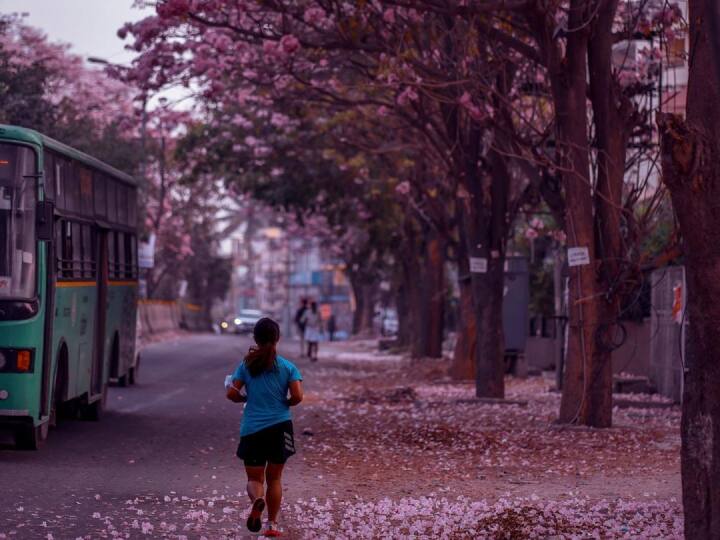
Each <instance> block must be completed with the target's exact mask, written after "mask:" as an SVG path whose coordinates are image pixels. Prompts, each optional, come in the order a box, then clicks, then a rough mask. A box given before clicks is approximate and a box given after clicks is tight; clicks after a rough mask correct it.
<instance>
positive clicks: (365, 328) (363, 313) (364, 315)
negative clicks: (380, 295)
mask: <svg viewBox="0 0 720 540" xmlns="http://www.w3.org/2000/svg"><path fill="white" fill-rule="evenodd" d="M348 277H349V279H350V286H351V287H352V290H353V296H354V297H355V311H353V334H354V335H358V334H368V333H372V330H373V324H372V322H373V321H372V315H370V316H369V317H368V311H371V312H374V309H375V294H376V292H377V287H376V286H375V284H374V283H372V282H371V281H369V280H368V279H367V278H366V277H364V276H363V275H362V274H361V273H360V272H350V273H349V275H348Z"/></svg>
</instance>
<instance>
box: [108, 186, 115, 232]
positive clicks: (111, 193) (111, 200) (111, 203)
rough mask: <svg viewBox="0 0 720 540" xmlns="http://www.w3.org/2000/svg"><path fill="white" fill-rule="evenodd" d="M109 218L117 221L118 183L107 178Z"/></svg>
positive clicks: (113, 221) (111, 220)
mask: <svg viewBox="0 0 720 540" xmlns="http://www.w3.org/2000/svg"><path fill="white" fill-rule="evenodd" d="M107 209H108V212H107V218H108V221H110V222H112V223H117V185H116V183H115V182H114V181H113V180H111V179H109V178H108V179H107Z"/></svg>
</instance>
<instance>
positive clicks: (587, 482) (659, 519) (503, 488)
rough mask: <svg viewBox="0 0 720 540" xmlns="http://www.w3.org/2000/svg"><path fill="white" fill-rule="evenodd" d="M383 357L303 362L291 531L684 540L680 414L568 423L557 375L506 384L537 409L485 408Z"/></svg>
mask: <svg viewBox="0 0 720 540" xmlns="http://www.w3.org/2000/svg"><path fill="white" fill-rule="evenodd" d="M376 350H377V347H376V344H375V342H372V341H357V342H338V343H323V344H321V351H320V359H319V361H318V362H317V363H316V364H309V363H308V364H306V363H303V364H302V370H303V375H304V376H305V381H306V392H307V394H306V399H305V401H304V402H303V404H302V406H301V407H299V409H298V411H297V416H296V432H297V436H296V438H297V446H298V447H299V454H298V456H296V457H295V458H294V460H295V461H294V462H292V461H291V463H290V465H289V467H288V473H287V476H286V479H287V481H288V486H287V494H286V505H285V509H286V510H285V515H284V517H283V520H284V521H285V523H286V524H287V525H288V528H289V533H290V536H291V537H293V538H420V537H427V538H526V537H527V538H533V537H535V538H547V537H553V536H556V537H558V535H560V536H561V537H568V538H569V537H573V536H575V537H577V536H580V537H588V536H590V537H604V538H622V537H627V538H636V537H638V536H641V535H644V536H645V537H649V538H673V537H682V515H681V505H680V503H679V500H680V471H679V448H680V437H679V422H680V410H679V408H677V407H668V408H662V409H643V408H633V407H630V408H623V409H616V410H615V426H616V427H614V428H612V429H608V430H592V429H580V428H566V429H563V428H561V427H558V426H555V425H554V424H553V421H554V419H555V418H556V415H557V411H558V408H559V395H558V394H555V393H550V392H549V391H548V388H549V386H550V384H551V382H550V381H547V382H546V381H545V380H543V379H542V378H540V377H537V378H531V379H527V380H516V379H513V378H508V380H507V391H506V395H507V397H508V398H509V399H512V400H517V401H519V402H527V405H526V406H522V405H521V404H518V405H505V404H503V405H498V404H480V403H476V402H473V397H474V387H473V385H471V384H466V383H461V384H457V383H452V382H449V381H448V380H447V378H446V376H445V371H446V369H447V362H446V361H443V360H437V361H434V360H425V361H422V362H419V363H411V362H410V360H409V359H408V358H405V357H402V356H397V355H391V354H386V353H378V352H375V351H376ZM642 398H643V396H636V399H638V400H640V399H642ZM298 462H302V464H300V463H298Z"/></svg>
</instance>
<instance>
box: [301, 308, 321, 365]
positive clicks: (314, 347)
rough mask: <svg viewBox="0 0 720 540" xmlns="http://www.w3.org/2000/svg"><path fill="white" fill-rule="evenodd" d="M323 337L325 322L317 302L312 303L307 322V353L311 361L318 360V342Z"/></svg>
mask: <svg viewBox="0 0 720 540" xmlns="http://www.w3.org/2000/svg"><path fill="white" fill-rule="evenodd" d="M322 338H323V323H322V317H321V316H320V311H318V305H317V302H311V303H310V309H309V310H308V312H307V323H306V325H305V341H306V342H307V354H308V356H309V357H310V361H311V362H317V359H318V343H319V342H320V341H322Z"/></svg>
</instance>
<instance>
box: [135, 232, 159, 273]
mask: <svg viewBox="0 0 720 540" xmlns="http://www.w3.org/2000/svg"><path fill="white" fill-rule="evenodd" d="M138 266H139V267H140V268H152V267H154V266H155V234H151V235H150V238H149V239H148V241H147V242H140V245H139V246H138Z"/></svg>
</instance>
